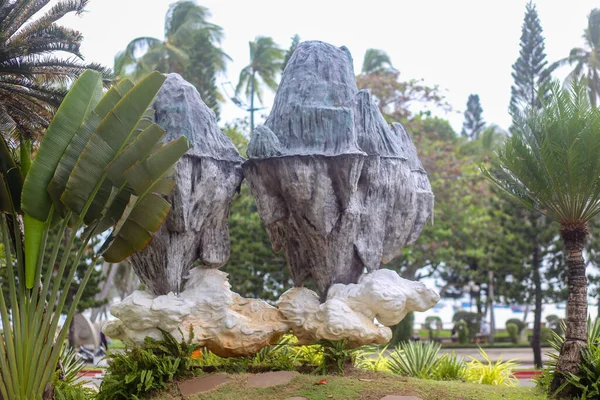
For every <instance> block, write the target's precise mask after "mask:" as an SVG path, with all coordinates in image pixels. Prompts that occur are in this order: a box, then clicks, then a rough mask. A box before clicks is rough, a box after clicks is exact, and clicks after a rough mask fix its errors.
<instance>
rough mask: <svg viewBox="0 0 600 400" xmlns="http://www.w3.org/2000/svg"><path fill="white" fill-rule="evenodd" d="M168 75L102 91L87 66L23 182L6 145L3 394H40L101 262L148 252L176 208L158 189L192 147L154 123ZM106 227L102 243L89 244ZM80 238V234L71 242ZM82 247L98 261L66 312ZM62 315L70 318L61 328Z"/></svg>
mask: <svg viewBox="0 0 600 400" xmlns="http://www.w3.org/2000/svg"><path fill="white" fill-rule="evenodd" d="M164 79H165V77H164V76H163V75H161V74H159V73H153V74H150V75H149V76H148V77H146V78H145V79H143V80H142V81H141V82H140V83H138V84H137V85H135V86H134V85H133V84H132V83H131V82H129V81H126V80H125V81H122V82H121V83H120V84H119V85H118V86H116V87H113V88H111V89H110V90H108V91H107V92H106V93H105V94H104V96H103V95H102V93H103V91H102V76H101V74H99V73H98V72H95V71H86V72H84V73H83V74H82V75H81V76H80V78H79V79H78V80H77V81H76V82H75V84H74V85H73V87H72V88H71V89H70V91H69V93H68V94H67V96H66V97H65V99H64V101H63V102H62V103H61V105H60V107H59V108H58V110H57V112H56V115H55V117H54V118H53V120H52V122H51V123H50V125H49V127H48V130H47V131H46V133H45V134H44V138H43V141H42V143H41V144H40V147H39V150H38V152H37V155H36V157H35V159H34V160H33V163H32V164H31V169H30V170H29V173H28V174H27V176H26V179H25V181H24V182H23V179H22V176H23V174H21V173H20V170H19V168H18V167H17V166H16V165H15V163H14V161H12V158H10V157H8V153H7V152H8V150H7V146H5V145H3V146H0V160H2V162H0V214H1V215H0V229H1V230H2V239H3V245H4V249H5V257H6V265H7V266H12V267H9V268H7V269H6V270H7V279H6V281H3V282H2V284H3V285H7V286H8V291H7V292H8V298H5V297H4V295H3V294H0V318H1V319H2V326H3V331H2V333H0V394H2V396H3V397H4V398H5V399H11V400H13V399H14V400H31V399H36V400H37V399H39V398H41V396H42V392H43V391H44V389H45V387H46V385H47V384H49V383H50V382H52V378H53V376H54V373H55V371H56V367H57V363H58V358H59V357H60V353H61V349H62V344H63V343H64V341H65V338H66V335H67V333H68V328H69V326H70V324H71V321H72V319H73V315H74V313H75V310H76V307H77V303H78V302H79V299H80V298H81V295H82V293H83V290H84V289H85V286H86V284H87V281H88V280H89V277H90V275H91V273H92V271H94V268H95V267H96V264H97V263H98V262H99V261H100V260H101V259H102V258H104V260H106V261H107V262H117V261H119V260H123V259H124V258H126V257H127V256H129V255H130V254H132V253H133V252H135V251H137V250H141V249H143V248H144V247H145V246H146V245H147V243H148V242H149V241H150V240H151V238H152V237H151V233H152V232H154V231H156V230H157V229H158V228H159V227H160V225H161V224H162V221H163V220H164V219H165V217H166V215H167V214H168V212H169V210H170V205H169V203H168V202H167V201H166V200H164V198H163V197H162V196H161V195H166V194H168V193H169V192H170V191H171V190H172V188H173V186H174V181H173V180H172V179H171V178H170V175H171V173H172V167H173V165H174V164H175V163H176V162H177V160H178V159H179V158H180V157H181V156H182V155H183V154H184V153H185V152H186V151H187V150H188V145H187V142H186V140H185V138H183V137H182V138H179V139H177V140H175V141H173V142H171V143H169V144H167V145H162V143H160V140H161V138H162V137H163V136H164V131H163V130H162V129H161V128H160V127H159V126H158V125H156V124H154V123H152V118H151V116H152V114H151V112H150V111H148V107H149V105H150V104H151V103H152V101H153V100H154V97H155V96H156V94H157V92H158V90H159V89H160V87H161V86H162V83H163V81H164ZM21 221H23V223H22V226H21ZM53 227H54V228H56V230H54V229H51V228H53ZM109 228H113V229H112V232H111V234H110V235H108V238H107V239H106V241H105V242H104V245H103V246H102V247H101V248H99V249H98V248H93V247H92V246H89V242H90V240H91V238H92V237H94V236H96V235H99V234H101V233H102V232H104V231H106V230H107V229H109ZM54 232H56V234H53V233H54ZM77 237H81V238H83V240H82V241H81V244H80V245H79V246H74V243H75V238H77ZM65 243H66V244H65ZM59 249H60V250H61V251H62V256H61V257H60V260H59V259H58V253H59ZM84 253H88V254H92V256H91V261H90V264H89V267H88V270H87V271H86V273H85V275H84V277H83V279H82V281H81V282H80V285H79V288H78V290H77V292H76V294H75V296H74V297H73V300H72V303H71V306H70V307H69V308H68V310H66V309H65V302H66V300H67V296H69V289H70V287H71V284H72V282H73V279H74V276H75V272H76V270H77V266H78V265H79V261H80V260H81V258H82V256H83V254H84ZM44 260H49V266H48V267H46V268H42V263H43V262H44ZM15 271H16V272H15ZM42 271H43V276H42ZM61 314H66V320H65V321H64V323H63V325H62V327H59V320H60V316H61Z"/></svg>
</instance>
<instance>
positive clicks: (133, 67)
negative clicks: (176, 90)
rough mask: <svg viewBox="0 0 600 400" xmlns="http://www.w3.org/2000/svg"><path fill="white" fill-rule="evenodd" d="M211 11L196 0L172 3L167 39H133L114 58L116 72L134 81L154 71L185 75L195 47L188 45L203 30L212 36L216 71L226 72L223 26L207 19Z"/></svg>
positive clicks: (212, 51) (167, 23)
mask: <svg viewBox="0 0 600 400" xmlns="http://www.w3.org/2000/svg"><path fill="white" fill-rule="evenodd" d="M209 17H210V11H209V10H208V9H207V8H206V7H202V6H199V5H198V4H196V3H195V2H194V1H179V2H176V3H173V4H171V6H170V7H169V10H168V11H167V14H166V16H165V38H164V40H161V39H157V38H153V37H138V38H136V39H133V40H132V41H131V42H129V44H128V45H127V47H126V48H125V50H124V51H122V52H120V53H119V54H117V56H116V57H115V72H116V73H117V74H118V75H119V76H121V77H130V78H133V79H135V80H137V79H139V78H140V77H143V76H146V75H147V74H148V73H149V72H151V71H154V70H156V71H160V72H165V73H169V72H177V73H179V74H183V73H184V70H185V67H186V64H187V62H188V60H189V58H190V54H189V53H190V52H191V51H192V49H190V48H189V46H187V44H188V42H189V41H190V40H191V38H192V37H193V35H194V34H195V33H196V32H198V31H204V32H205V33H207V34H208V35H209V37H210V40H211V41H210V42H209V43H210V44H211V46H210V48H206V49H202V51H203V52H207V51H209V52H211V53H212V54H213V55H214V57H213V58H212V60H211V62H212V63H213V64H214V67H215V70H216V71H217V72H220V71H224V70H225V65H226V63H227V61H228V60H230V58H229V56H228V55H227V54H225V52H223V50H221V49H220V47H219V46H218V45H219V44H220V43H221V40H222V39H223V28H221V27H220V26H218V25H215V24H212V23H210V22H207V19H208V18H209Z"/></svg>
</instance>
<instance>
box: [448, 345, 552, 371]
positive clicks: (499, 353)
mask: <svg viewBox="0 0 600 400" xmlns="http://www.w3.org/2000/svg"><path fill="white" fill-rule="evenodd" d="M484 350H485V352H486V353H487V355H488V357H489V358H490V360H491V361H493V362H495V361H497V360H499V359H500V358H502V360H503V361H507V360H512V359H514V360H515V361H516V362H518V363H519V364H520V365H519V367H518V368H533V350H532V349H531V348H527V347H524V348H506V349H497V348H495V349H484ZM453 351H454V353H456V354H457V355H459V356H462V357H464V358H465V359H467V360H469V357H474V358H476V359H478V360H483V357H482V356H481V354H480V353H479V349H477V348H474V349H442V350H440V352H441V353H451V352H453ZM548 351H550V348H549V347H548V348H542V362H544V363H545V362H546V361H548V356H547V355H546V352H548Z"/></svg>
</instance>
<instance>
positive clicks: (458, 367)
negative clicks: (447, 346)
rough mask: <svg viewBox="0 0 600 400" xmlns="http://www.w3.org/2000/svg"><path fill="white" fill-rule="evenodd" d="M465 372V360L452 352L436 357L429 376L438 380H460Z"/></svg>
mask: <svg viewBox="0 0 600 400" xmlns="http://www.w3.org/2000/svg"><path fill="white" fill-rule="evenodd" d="M465 372H466V365H465V361H464V360H463V359H462V357H458V356H457V355H456V354H455V353H454V352H452V353H450V354H444V355H442V356H441V357H439V358H438V359H437V361H436V363H435V367H434V368H433V373H432V376H431V377H432V378H433V379H435V380H439V381H451V380H462V379H464V377H465Z"/></svg>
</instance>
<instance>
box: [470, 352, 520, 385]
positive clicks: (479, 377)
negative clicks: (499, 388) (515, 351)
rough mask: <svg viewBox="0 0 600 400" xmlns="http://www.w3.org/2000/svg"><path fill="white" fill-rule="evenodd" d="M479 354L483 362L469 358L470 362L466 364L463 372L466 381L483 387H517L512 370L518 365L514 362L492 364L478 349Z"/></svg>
mask: <svg viewBox="0 0 600 400" xmlns="http://www.w3.org/2000/svg"><path fill="white" fill-rule="evenodd" d="M479 352H480V353H481V356H482V357H483V359H484V362H481V361H479V360H477V359H476V358H473V357H470V358H471V361H469V362H467V369H466V371H465V379H466V380H467V381H469V382H473V383H481V384H484V385H507V386H516V385H517V383H518V380H517V379H516V378H515V377H514V376H513V374H512V370H513V368H515V367H516V366H517V365H518V364H517V363H516V362H514V360H509V361H502V360H498V361H496V362H495V363H492V362H491V361H490V358H489V357H488V355H487V353H486V352H485V351H484V350H483V349H481V348H480V349H479Z"/></svg>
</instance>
